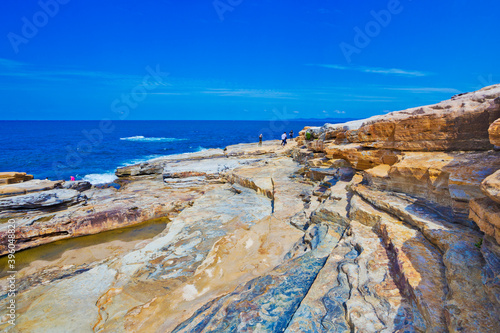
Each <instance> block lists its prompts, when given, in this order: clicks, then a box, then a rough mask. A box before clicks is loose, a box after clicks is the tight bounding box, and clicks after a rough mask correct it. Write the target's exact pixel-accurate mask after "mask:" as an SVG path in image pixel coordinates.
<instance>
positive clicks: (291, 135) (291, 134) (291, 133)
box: [290, 130, 293, 140]
mask: <svg viewBox="0 0 500 333" xmlns="http://www.w3.org/2000/svg"><path fill="white" fill-rule="evenodd" d="M292 139H293V130H291V131H290V140H292Z"/></svg>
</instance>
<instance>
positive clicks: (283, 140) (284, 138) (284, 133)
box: [281, 132, 286, 147]
mask: <svg viewBox="0 0 500 333" xmlns="http://www.w3.org/2000/svg"><path fill="white" fill-rule="evenodd" d="M281 145H282V146H283V147H284V146H285V145H286V132H283V134H282V135H281Z"/></svg>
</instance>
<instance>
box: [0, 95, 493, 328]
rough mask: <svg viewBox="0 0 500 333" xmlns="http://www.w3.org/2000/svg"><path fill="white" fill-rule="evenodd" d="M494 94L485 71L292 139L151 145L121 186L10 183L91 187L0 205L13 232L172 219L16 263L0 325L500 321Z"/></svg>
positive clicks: (34, 234) (121, 172)
mask: <svg viewBox="0 0 500 333" xmlns="http://www.w3.org/2000/svg"><path fill="white" fill-rule="evenodd" d="M499 98H500V86H492V87H487V88H484V89H482V90H480V91H478V92H475V93H469V94H462V95H460V96H456V97H453V98H452V99H451V100H450V101H446V102H442V103H439V104H436V105H434V106H427V107H422V108H415V109H410V110H406V111H402V112H399V113H398V112H395V113H392V114H388V115H384V116H379V117H373V118H370V119H368V120H366V121H358V122H350V123H346V124H340V125H325V126H323V127H321V128H306V129H304V130H303V131H301V133H300V136H299V137H298V138H297V140H296V141H292V142H291V143H290V145H288V146H287V147H286V148H283V147H280V146H279V142H265V143H264V145H263V146H262V147H257V145H256V144H249V145H235V146H230V147H227V148H226V149H225V150H221V149H213V150H209V151H204V152H199V153H193V154H182V155H175V156H169V157H165V158H159V159H155V160H151V161H148V162H146V163H141V164H138V165H134V166H129V167H125V168H120V169H118V170H117V171H116V174H117V175H118V176H119V180H118V181H117V182H118V183H119V184H120V185H121V187H120V188H119V189H115V188H91V189H84V188H81V190H82V192H81V193H80V192H77V191H75V190H74V189H73V190H71V189H66V188H65V189H55V190H54V189H50V190H46V191H42V192H35V193H32V194H24V195H18V196H8V197H6V199H8V200H14V198H22V197H23V196H26V195H33V194H36V195H42V194H43V193H47V192H49V193H50V192H51V191H75V192H77V193H78V194H79V195H85V196H86V197H87V200H86V202H78V203H76V204H75V205H73V206H69V207H67V206H64V207H63V206H56V207H53V208H51V209H47V208H42V207H39V208H37V209H26V207H25V208H21V207H18V210H10V211H3V212H0V219H2V220H4V221H5V219H9V218H14V219H16V222H17V223H18V227H17V229H18V230H16V239H17V240H18V242H17V246H18V248H19V249H21V248H29V247H33V246H37V245H39V244H43V243H48V242H51V241H54V240H59V239H62V238H69V237H75V236H79V235H85V234H92V233H97V232H100V231H103V230H108V229H113V228H120V227H123V226H130V225H135V224H137V223H140V222H143V221H147V220H149V219H153V218H157V217H165V216H168V217H169V218H170V222H169V224H168V225H167V227H166V229H165V230H163V231H162V232H161V233H160V234H158V235H157V236H155V237H154V238H152V239H149V240H147V241H144V242H141V243H138V244H136V247H135V248H133V249H128V250H127V251H124V252H120V253H116V254H115V253H114V254H112V255H109V256H105V257H104V256H102V257H99V259H97V256H94V258H96V259H94V260H93V261H90V262H85V263H82V262H81V261H79V264H78V265H66V266H58V267H54V266H51V270H48V271H46V270H44V269H43V268H44V267H46V266H43V265H47V264H46V263H39V265H40V266H39V268H38V269H35V268H32V269H31V270H29V271H28V270H21V271H20V272H19V276H18V277H17V279H18V282H19V286H20V288H19V294H18V296H17V300H16V302H17V313H18V318H17V324H16V326H15V327H11V326H9V324H8V323H7V319H8V317H7V316H6V307H5V305H6V303H5V302H6V298H5V297H0V317H1V321H0V329H2V330H5V331H7V332H9V331H11V332H16V331H20V332H31V331H61V332H73V331H77V332H80V331H81V332H92V331H93V332H139V331H142V332H297V333H298V332H300V333H302V332H310V333H313V332H314V333H316V332H387V333H389V332H500V321H499V319H498V318H500V310H499V309H500V307H499V305H500V245H499V244H500V222H499V221H500V203H499V195H498V193H500V190H499V186H498V177H499V176H498V172H500V171H498V170H499V169H500V152H498V151H495V150H494V149H493V148H494V147H493V144H494V141H492V143H490V137H491V127H490V124H492V123H494V121H495V120H496V119H497V118H499V117H500V109H499V107H500V104H499ZM489 127H490V132H489V133H488V128H489ZM307 133H311V134H310V140H308V139H307V136H306V135H307ZM497 171H498V172H497ZM9 186H10V185H9ZM65 186H69V187H71V186H72V185H65V184H61V187H65ZM79 188H80V187H79ZM0 189H1V187H0ZM2 200H5V199H2ZM17 200H21V199H17ZM5 234H6V227H5V225H4V226H3V227H2V225H1V224H0V236H2V235H3V237H5ZM33 250H36V249H33ZM28 251H30V250H28ZM3 253H5V252H3ZM6 284H7V282H6V279H5V278H3V279H0V285H1V286H2V294H4V295H5V293H6ZM68 313H71V315H68Z"/></svg>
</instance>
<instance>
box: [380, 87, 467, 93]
mask: <svg viewBox="0 0 500 333" xmlns="http://www.w3.org/2000/svg"><path fill="white" fill-rule="evenodd" d="M385 89H386V90H397V91H409V92H414V93H419V94H422V93H424V94H425V93H446V94H460V93H461V91H460V90H458V89H455V88H433V87H417V88H385Z"/></svg>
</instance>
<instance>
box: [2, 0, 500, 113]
mask: <svg viewBox="0 0 500 333" xmlns="http://www.w3.org/2000/svg"><path fill="white" fill-rule="evenodd" d="M40 4H45V5H40ZM54 4H56V5H54ZM499 11H500V3H499V2H498V1H493V0H491V1H484V0H476V1H472V0H470V1H469V0H441V1H430V0H413V1H411V0H401V1H397V0H389V1H386V0H384V1H361V0H350V1H347V0H338V1H326V0H323V1H319V0H318V1H314V0H312V1H307V2H306V1H295V0H288V1H271V0H216V1H213V0H207V1H190V2H188V1H166V0H163V1H162V0H141V1H130V0H122V1H119V0H107V1H97V0H87V1H83V0H42V1H41V2H40V3H39V2H37V1H19V0H3V1H2V2H1V4H0V12H1V13H2V14H1V15H2V19H1V20H0V35H1V38H0V119H103V118H110V119H129V120H134V119H236V120H239V119H248V120H267V119H274V118H276V117H280V118H324V117H349V118H363V117H367V116H371V115H374V114H381V113H384V112H388V111H395V110H401V109H405V108H408V107H413V106H419V105H423V104H431V103H435V102H438V101H441V100H444V99H448V98H450V97H451V96H453V95H455V94H457V93H460V92H466V91H472V90H475V89H478V88H480V87H483V86H485V85H489V84H494V83H498V82H500V69H499V67H500V65H499V64H500V63H499V61H498V55H499V54H500V35H499V31H500V20H498V17H497V16H498V12H499ZM277 110H278V111H277Z"/></svg>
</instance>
